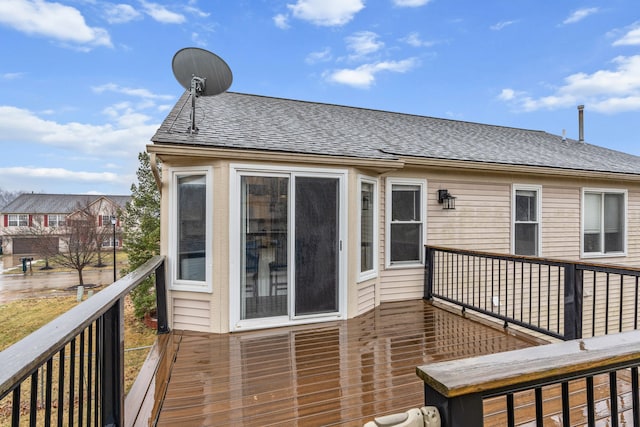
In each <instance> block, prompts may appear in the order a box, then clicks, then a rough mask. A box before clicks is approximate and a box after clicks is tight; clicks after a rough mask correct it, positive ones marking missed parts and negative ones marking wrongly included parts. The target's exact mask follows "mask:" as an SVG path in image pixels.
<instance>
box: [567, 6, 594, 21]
mask: <svg viewBox="0 0 640 427" xmlns="http://www.w3.org/2000/svg"><path fill="white" fill-rule="evenodd" d="M599 10H600V9H599V8H597V7H587V8H583V9H578V10H576V11H574V12H573V13H571V15H569V17H568V18H566V19H565V20H564V21H562V23H563V24H575V23H576V22H579V21H582V20H583V19H584V18H586V17H587V16H589V15H593V14H594V13H597V12H598V11H599Z"/></svg>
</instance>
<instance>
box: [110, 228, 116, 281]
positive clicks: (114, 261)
mask: <svg viewBox="0 0 640 427" xmlns="http://www.w3.org/2000/svg"><path fill="white" fill-rule="evenodd" d="M111 225H113V281H114V282H115V281H116V217H115V215H111Z"/></svg>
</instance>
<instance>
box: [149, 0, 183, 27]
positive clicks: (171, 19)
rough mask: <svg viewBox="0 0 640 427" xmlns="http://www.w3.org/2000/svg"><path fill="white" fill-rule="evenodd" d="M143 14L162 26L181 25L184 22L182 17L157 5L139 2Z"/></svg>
mask: <svg viewBox="0 0 640 427" xmlns="http://www.w3.org/2000/svg"><path fill="white" fill-rule="evenodd" d="M140 4H141V5H142V8H143V9H144V11H145V13H146V14H147V15H149V16H150V17H151V18H153V19H155V20H156V21H158V22H160V23H163V24H182V23H183V22H185V21H186V18H185V17H184V15H181V14H179V13H176V12H171V11H170V10H169V9H167V8H166V7H164V6H163V5H161V4H158V3H151V2H147V1H144V0H141V1H140Z"/></svg>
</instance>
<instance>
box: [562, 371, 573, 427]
mask: <svg viewBox="0 0 640 427" xmlns="http://www.w3.org/2000/svg"><path fill="white" fill-rule="evenodd" d="M561 387H562V425H563V426H564V427H571V415H570V409H571V408H570V405H569V383H568V382H566V381H565V382H563V383H562V386H561Z"/></svg>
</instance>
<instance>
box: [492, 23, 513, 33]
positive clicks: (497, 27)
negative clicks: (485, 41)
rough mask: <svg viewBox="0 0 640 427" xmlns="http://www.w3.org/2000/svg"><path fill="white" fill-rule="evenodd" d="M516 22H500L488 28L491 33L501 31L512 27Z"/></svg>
mask: <svg viewBox="0 0 640 427" xmlns="http://www.w3.org/2000/svg"><path fill="white" fill-rule="evenodd" d="M517 22H518V21H500V22H498V23H497V24H494V25H492V26H490V27H489V28H490V29H491V30H493V31H500V30H502V29H504V28H505V27H508V26H509V25H513V24H515V23H517Z"/></svg>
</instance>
